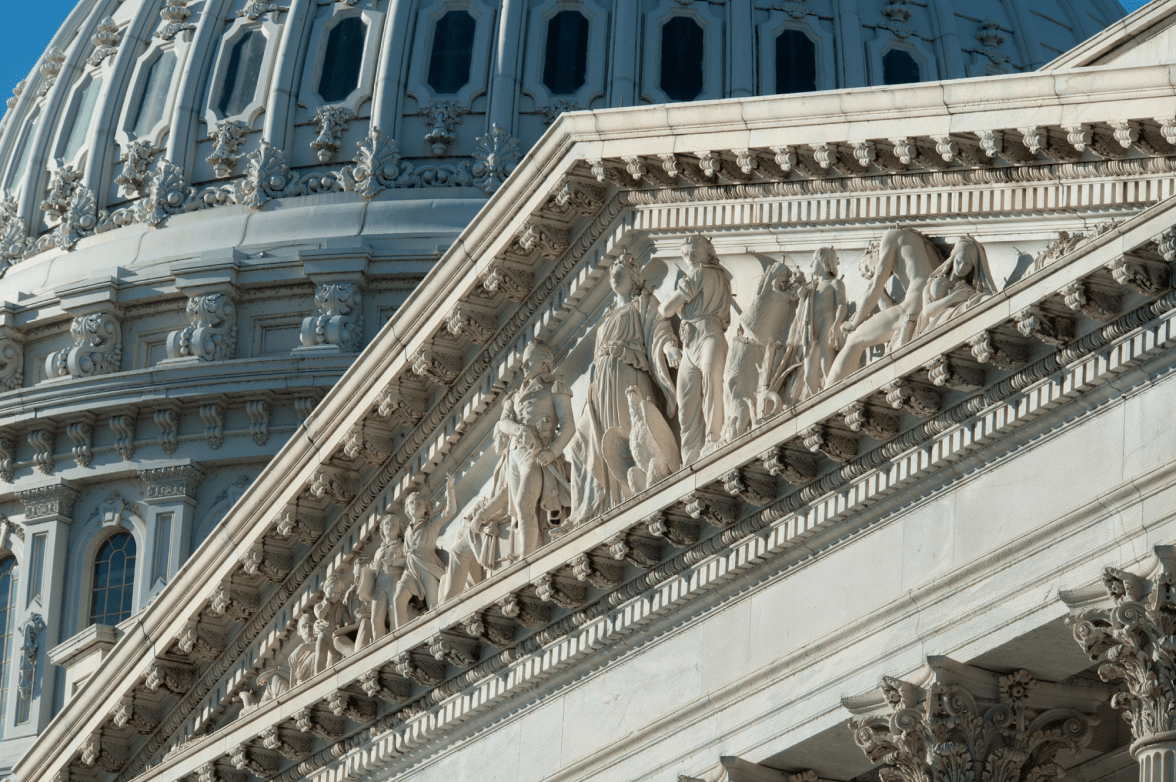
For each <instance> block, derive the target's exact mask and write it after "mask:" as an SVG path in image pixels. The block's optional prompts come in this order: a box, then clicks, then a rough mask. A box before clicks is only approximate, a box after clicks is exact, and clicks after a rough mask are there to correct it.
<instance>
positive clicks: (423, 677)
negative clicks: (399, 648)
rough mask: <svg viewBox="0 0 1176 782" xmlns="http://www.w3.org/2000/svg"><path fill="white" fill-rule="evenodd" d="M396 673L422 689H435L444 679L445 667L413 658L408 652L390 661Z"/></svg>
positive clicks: (430, 661)
mask: <svg viewBox="0 0 1176 782" xmlns="http://www.w3.org/2000/svg"><path fill="white" fill-rule="evenodd" d="M392 665H393V667H394V668H395V669H396V673H398V674H400V675H401V676H403V677H404V678H406V679H412V680H413V681H414V682H416V683H417V684H419V685H421V686H422V687H436V686H437V685H438V684H440V683H441V681H442V680H443V679H444V678H445V666H444V665H443V664H441V663H437V662H433V661H432V660H424V659H420V658H418V657H415V656H413V655H411V654H409V653H408V652H404V653H402V654H400V655H397V656H396V657H394V658H393V659H392Z"/></svg>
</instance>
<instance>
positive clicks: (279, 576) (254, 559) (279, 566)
mask: <svg viewBox="0 0 1176 782" xmlns="http://www.w3.org/2000/svg"><path fill="white" fill-rule="evenodd" d="M240 562H241V569H242V570H244V571H245V572H246V573H247V574H249V575H251V576H261V577H263V578H265V579H267V580H269V581H272V582H274V583H275V584H280V583H282V582H283V581H285V580H286V576H288V575H290V568H291V567H292V562H291V559H290V557H289V556H287V555H285V554H278V553H277V552H274V551H266V549H265V544H264V543H260V542H258V543H254V544H253V545H252V546H250V547H249V548H248V549H246V550H245V551H244V552H243V553H242V554H241V556H240Z"/></svg>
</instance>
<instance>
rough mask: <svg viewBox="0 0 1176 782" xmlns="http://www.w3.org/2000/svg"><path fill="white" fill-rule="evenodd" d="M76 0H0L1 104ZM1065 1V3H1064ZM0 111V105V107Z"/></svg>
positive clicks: (1138, 0) (1137, 2)
mask: <svg viewBox="0 0 1176 782" xmlns="http://www.w3.org/2000/svg"><path fill="white" fill-rule="evenodd" d="M75 1H76V0H33V2H17V0H0V2H3V3H4V5H5V6H6V7H5V9H4V17H5V22H7V25H6V29H8V30H9V34H8V35H6V36H5V41H4V46H3V47H0V101H2V100H5V99H7V97H8V96H9V95H11V94H12V88H13V87H15V86H16V85H17V84H18V83H19V82H20V80H21V79H23V78H24V77H25V76H27V75H28V73H29V71H30V70H32V68H33V66H34V65H36V64H37V58H38V57H40V56H41V53H42V52H43V51H45V47H46V46H48V45H49V40H50V39H51V38H52V37H53V33H54V32H56V30H57V28H58V27H60V26H61V23H62V22H63V21H65V17H66V16H68V15H69V12H70V11H71V10H72V9H73V6H74V3H75ZM1120 1H1121V2H1122V3H1123V7H1124V8H1126V9H1127V10H1128V11H1131V10H1134V9H1136V8H1138V7H1139V6H1141V5H1143V4H1144V2H1145V0H1120ZM1063 2H1064V0H1063ZM0 108H3V105H2V104H0Z"/></svg>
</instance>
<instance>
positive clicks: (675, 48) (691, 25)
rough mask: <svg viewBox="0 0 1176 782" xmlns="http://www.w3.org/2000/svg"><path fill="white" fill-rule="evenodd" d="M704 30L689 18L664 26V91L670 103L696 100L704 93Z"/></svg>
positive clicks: (662, 84) (662, 80)
mask: <svg viewBox="0 0 1176 782" xmlns="http://www.w3.org/2000/svg"><path fill="white" fill-rule="evenodd" d="M702 56H703V50H702V28H701V27H700V26H699V25H698V22H696V21H694V20H693V19H691V18H690V17H688V16H675V17H674V18H673V19H671V20H670V21H668V22H666V23H665V24H664V25H662V45H661V88H662V92H664V93H665V94H666V96H667V97H669V98H670V100H694V99H695V98H697V97H698V96H699V94H701V93H702Z"/></svg>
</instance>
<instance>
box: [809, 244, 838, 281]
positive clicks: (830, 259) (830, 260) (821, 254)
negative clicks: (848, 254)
mask: <svg viewBox="0 0 1176 782" xmlns="http://www.w3.org/2000/svg"><path fill="white" fill-rule="evenodd" d="M838 260H839V259H838V257H837V251H836V250H834V249H833V248H832V247H818V248H817V251H816V252H814V253H813V279H816V278H818V277H823V276H826V275H828V276H829V277H836V276H837V271H838V269H837V263H838Z"/></svg>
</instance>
